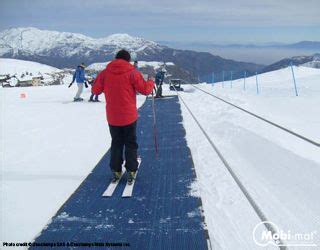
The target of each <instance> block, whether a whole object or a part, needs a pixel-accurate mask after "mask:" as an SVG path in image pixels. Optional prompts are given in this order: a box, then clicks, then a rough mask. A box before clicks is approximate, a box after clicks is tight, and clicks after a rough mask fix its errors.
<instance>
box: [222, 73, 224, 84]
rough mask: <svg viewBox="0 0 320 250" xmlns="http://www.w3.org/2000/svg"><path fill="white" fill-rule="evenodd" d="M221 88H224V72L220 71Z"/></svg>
mask: <svg viewBox="0 0 320 250" xmlns="http://www.w3.org/2000/svg"><path fill="white" fill-rule="evenodd" d="M222 88H224V70H223V71H222Z"/></svg>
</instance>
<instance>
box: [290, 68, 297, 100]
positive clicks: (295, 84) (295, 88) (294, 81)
mask: <svg viewBox="0 0 320 250" xmlns="http://www.w3.org/2000/svg"><path fill="white" fill-rule="evenodd" d="M290 66H291V72H292V77H293V84H294V90H295V92H296V96H298V90H297V83H296V78H295V76H294V71H293V65H292V62H291V63H290Z"/></svg>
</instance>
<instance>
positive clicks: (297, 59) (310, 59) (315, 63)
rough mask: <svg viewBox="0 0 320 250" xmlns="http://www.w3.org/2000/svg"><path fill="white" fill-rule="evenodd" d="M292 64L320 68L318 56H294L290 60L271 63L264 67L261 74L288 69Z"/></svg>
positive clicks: (319, 56)
mask: <svg viewBox="0 0 320 250" xmlns="http://www.w3.org/2000/svg"><path fill="white" fill-rule="evenodd" d="M291 62H292V64H293V65H297V66H299V65H303V66H307V67H312V68H320V54H314V55H311V56H294V57H291V58H285V59H282V60H280V61H278V62H276V63H273V64H271V65H269V66H267V67H265V68H264V69H263V70H262V72H269V71H274V70H278V69H282V68H286V67H288V65H290V64H291Z"/></svg>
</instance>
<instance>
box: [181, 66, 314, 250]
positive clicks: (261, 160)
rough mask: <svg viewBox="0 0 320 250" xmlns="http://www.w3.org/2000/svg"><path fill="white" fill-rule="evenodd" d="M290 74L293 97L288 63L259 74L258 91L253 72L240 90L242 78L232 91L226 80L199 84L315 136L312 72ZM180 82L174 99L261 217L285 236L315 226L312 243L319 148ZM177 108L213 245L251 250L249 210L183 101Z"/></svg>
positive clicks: (301, 70) (251, 214) (253, 219)
mask: <svg viewBox="0 0 320 250" xmlns="http://www.w3.org/2000/svg"><path fill="white" fill-rule="evenodd" d="M295 74H296V77H297V84H298V89H299V93H300V96H299V97H296V96H295V95H294V92H293V89H292V84H293V83H292V78H291V77H292V76H291V71H290V69H289V68H287V69H282V70H279V71H274V72H269V73H266V74H263V75H259V76H258V80H259V82H260V87H261V91H260V94H259V96H257V95H256V89H255V77H251V78H248V79H247V82H246V84H247V86H246V87H247V90H246V91H243V85H242V84H243V80H238V81H234V82H233V88H232V89H231V88H230V82H225V83H224V88H223V87H222V83H217V84H216V85H215V86H214V87H212V86H211V85H200V86H199V87H200V88H202V89H205V90H206V91H209V92H211V93H214V94H216V95H217V96H220V97H222V98H225V99H226V100H228V101H230V102H232V103H235V104H237V105H240V106H241V107H244V108H247V109H248V110H250V111H253V112H255V113H257V114H259V115H261V116H264V117H267V118H269V119H271V120H272V121H274V122H278V123H280V124H281V125H283V126H285V127H288V128H290V129H293V130H294V131H297V132H298V133H301V134H302V135H305V136H308V137H310V139H313V140H315V141H317V142H319V141H320V132H319V128H320V116H319V114H320V84H319V81H320V70H319V69H310V68H304V67H300V68H295ZM184 88H185V92H181V96H182V98H184V100H185V102H186V103H187V105H189V108H190V109H191V110H192V112H194V114H195V115H196V117H197V119H198V120H199V122H200V123H201V125H202V126H203V128H204V129H205V130H206V132H207V133H208V135H209V136H210V138H211V139H212V140H213V142H214V143H215V144H216V146H217V147H218V148H219V150H220V151H221V153H222V154H223V155H224V157H225V159H226V160H227V161H228V163H229V164H230V166H231V167H232V168H233V170H234V172H235V173H236V174H237V176H238V177H239V178H240V180H241V182H242V183H243V184H244V186H245V187H246V188H247V190H248V191H249V193H250V195H251V196H252V197H253V198H254V199H255V201H256V203H257V204H258V206H259V207H260V208H261V210H262V211H263V213H264V214H265V215H266V217H267V219H268V220H270V221H272V222H274V223H275V224H276V225H277V226H278V227H279V229H280V230H285V231H286V232H287V231H288V230H290V232H291V233H292V234H293V233H300V234H306V233H311V232H314V231H317V233H316V234H315V237H314V241H313V242H314V243H316V244H317V245H318V246H320V235H319V234H320V231H319V229H320V199H319V191H320V182H319V179H320V149H319V147H316V146H314V145H311V144H309V143H307V142H305V141H302V140H301V139H299V138H296V137H294V136H292V135H290V134H287V133H286V132H284V131H281V130H280V129H278V128H275V127H272V126H270V125H269V124H267V123H265V122H263V121H260V120H257V119H256V118H254V117H251V116H249V115H248V114H245V113H243V112H242V111H240V110H237V109H235V108H233V107H231V106H229V105H228V104H225V103H223V102H221V101H219V100H216V99H215V98H213V97H211V96H209V95H207V94H205V93H203V92H201V91H199V90H196V89H195V88H193V87H192V86H184ZM182 113H183V118H184V126H185V128H186V130H187V140H188V144H189V146H190V148H191V151H192V154H193V159H194V161H195V166H196V172H197V176H198V184H197V185H198V188H199V191H200V194H201V196H202V201H203V206H204V213H205V217H206V221H207V223H208V227H209V234H210V238H211V241H212V243H213V245H214V249H259V247H258V246H257V245H256V244H255V243H254V242H253V239H252V232H253V229H254V227H255V226H256V225H257V224H258V222H259V219H258V217H257V215H256V214H255V212H254V210H253V209H252V208H251V206H250V204H249V203H248V201H247V200H246V199H245V197H244V195H243V194H242V193H241V191H240V189H239V188H238V187H237V184H236V183H235V182H234V181H233V179H232V177H231V176H230V174H229V173H228V172H227V170H226V168H225V167H224V165H223V164H222V162H221V161H220V160H219V159H218V156H217V154H216V153H215V151H214V150H213V149H212V147H211V146H210V145H209V143H208V142H207V141H206V139H205V137H204V135H203V134H202V132H201V131H200V129H199V128H198V127H197V125H196V123H195V122H194V121H193V119H192V117H191V116H190V115H189V113H188V111H187V110H186V108H185V107H184V106H183V105H182ZM287 243H291V244H292V241H291V242H290V241H289V242H288V241H287ZM295 243H296V244H301V243H303V242H302V241H299V242H295ZM269 247H271V245H269ZM264 249H265V248H264ZM295 249H315V248H310V247H298V248H295Z"/></svg>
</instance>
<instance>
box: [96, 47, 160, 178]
mask: <svg viewBox="0 0 320 250" xmlns="http://www.w3.org/2000/svg"><path fill="white" fill-rule="evenodd" d="M130 59H131V56H130V53H129V52H128V51H126V50H120V51H119V52H118V53H117V54H116V57H115V60H113V61H112V62H111V63H109V64H108V65H107V67H106V69H104V70H103V71H102V72H101V73H100V74H99V75H98V77H97V79H96V81H95V83H94V86H93V89H92V90H93V93H94V94H96V95H99V94H101V93H102V92H103V93H104V95H105V97H106V113H107V121H108V123H109V130H110V134H111V138H112V141H111V158H110V168H111V170H112V172H113V179H112V182H117V181H118V180H119V178H120V177H121V175H122V170H121V166H122V163H123V150H124V148H125V160H126V163H125V167H126V169H127V172H128V183H132V181H133V180H134V179H135V175H136V171H137V167H138V161H137V150H138V144H137V136H136V126H137V119H138V112H137V106H136V92H139V93H141V94H143V95H149V94H150V93H151V92H152V90H153V88H154V82H153V80H151V79H149V80H147V81H145V80H144V79H143V76H142V74H141V73H140V72H139V71H138V70H137V69H135V67H134V66H133V65H131V64H130Z"/></svg>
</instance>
